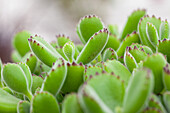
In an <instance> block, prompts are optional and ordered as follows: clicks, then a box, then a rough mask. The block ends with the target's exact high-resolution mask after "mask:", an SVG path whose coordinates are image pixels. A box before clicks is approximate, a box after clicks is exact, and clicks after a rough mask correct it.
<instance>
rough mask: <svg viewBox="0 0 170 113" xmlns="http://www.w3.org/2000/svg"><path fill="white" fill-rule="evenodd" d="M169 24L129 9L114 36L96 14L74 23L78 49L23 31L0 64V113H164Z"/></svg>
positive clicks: (168, 92) (169, 72)
mask: <svg viewBox="0 0 170 113" xmlns="http://www.w3.org/2000/svg"><path fill="white" fill-rule="evenodd" d="M169 32H170V31H169V24H168V22H167V20H165V21H161V19H160V18H159V19H157V18H156V17H155V16H152V17H149V16H148V15H146V10H140V9H138V10H136V11H134V12H133V13H132V14H131V15H130V16H129V17H128V20H127V23H126V25H125V27H124V29H123V30H122V32H121V34H119V31H118V26H117V25H112V24H109V25H107V27H106V26H105V25H104V23H103V22H102V20H101V19H100V18H99V17H97V16H96V15H88V16H85V17H83V18H82V19H80V22H79V23H78V25H77V34H78V36H79V38H80V40H81V41H82V43H83V44H80V45H76V44H74V42H73V41H72V40H71V39H70V38H69V37H68V36H66V35H63V34H62V35H61V34H59V35H57V39H56V42H52V43H48V42H47V41H45V40H44V39H43V38H42V37H40V36H38V35H35V36H33V35H32V34H30V33H29V32H27V31H21V32H18V33H16V35H15V36H14V40H13V47H14V51H13V53H12V55H11V58H12V60H13V62H14V63H7V64H3V63H2V62H1V60H0V71H1V73H0V113H168V112H170V107H169V106H170V64H169V63H170V36H169V34H170V33H169Z"/></svg>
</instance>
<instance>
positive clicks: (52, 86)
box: [42, 59, 67, 96]
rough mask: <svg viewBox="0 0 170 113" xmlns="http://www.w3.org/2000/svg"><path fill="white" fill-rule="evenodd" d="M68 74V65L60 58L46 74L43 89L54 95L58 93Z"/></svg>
mask: <svg viewBox="0 0 170 113" xmlns="http://www.w3.org/2000/svg"><path fill="white" fill-rule="evenodd" d="M66 76H67V66H66V64H65V62H64V60H63V59H59V60H57V61H56V62H55V63H54V64H53V67H52V68H51V70H50V72H49V73H48V75H47V76H46V78H45V80H44V83H43V85H42V90H43V91H48V92H50V93H51V94H53V95H54V96H55V95H57V94H58V93H59V91H60V89H61V88H62V86H63V84H64V81H65V79H66Z"/></svg>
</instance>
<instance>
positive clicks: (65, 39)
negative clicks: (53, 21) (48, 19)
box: [57, 34, 71, 47]
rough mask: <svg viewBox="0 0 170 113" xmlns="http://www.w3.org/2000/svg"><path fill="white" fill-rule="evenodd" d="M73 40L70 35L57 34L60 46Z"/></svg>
mask: <svg viewBox="0 0 170 113" xmlns="http://www.w3.org/2000/svg"><path fill="white" fill-rule="evenodd" d="M70 41H71V40H70V39H69V37H68V36H65V35H64V34H63V35H60V34H59V35H57V45H58V46H62V47H63V46H64V45H65V44H66V43H67V42H70Z"/></svg>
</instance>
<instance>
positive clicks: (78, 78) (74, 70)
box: [61, 62, 84, 93]
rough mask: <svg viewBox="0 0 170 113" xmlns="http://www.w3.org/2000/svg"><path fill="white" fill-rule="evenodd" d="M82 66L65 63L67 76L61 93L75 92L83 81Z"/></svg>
mask: <svg viewBox="0 0 170 113" xmlns="http://www.w3.org/2000/svg"><path fill="white" fill-rule="evenodd" d="M83 74H84V66H83V65H82V64H76V63H75V62H73V63H72V64H69V63H67V77H66V80H65V82H64V85H63V87H62V89H61V91H62V92H63V93H70V92H76V91H77V90H78V88H79V86H80V85H81V84H82V83H83Z"/></svg>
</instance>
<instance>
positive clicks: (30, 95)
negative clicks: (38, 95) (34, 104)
mask: <svg viewBox="0 0 170 113" xmlns="http://www.w3.org/2000/svg"><path fill="white" fill-rule="evenodd" d="M25 95H26V96H27V97H28V98H29V100H30V101H31V100H32V97H33V95H32V93H31V91H28V92H27V93H26V94H25Z"/></svg>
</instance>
